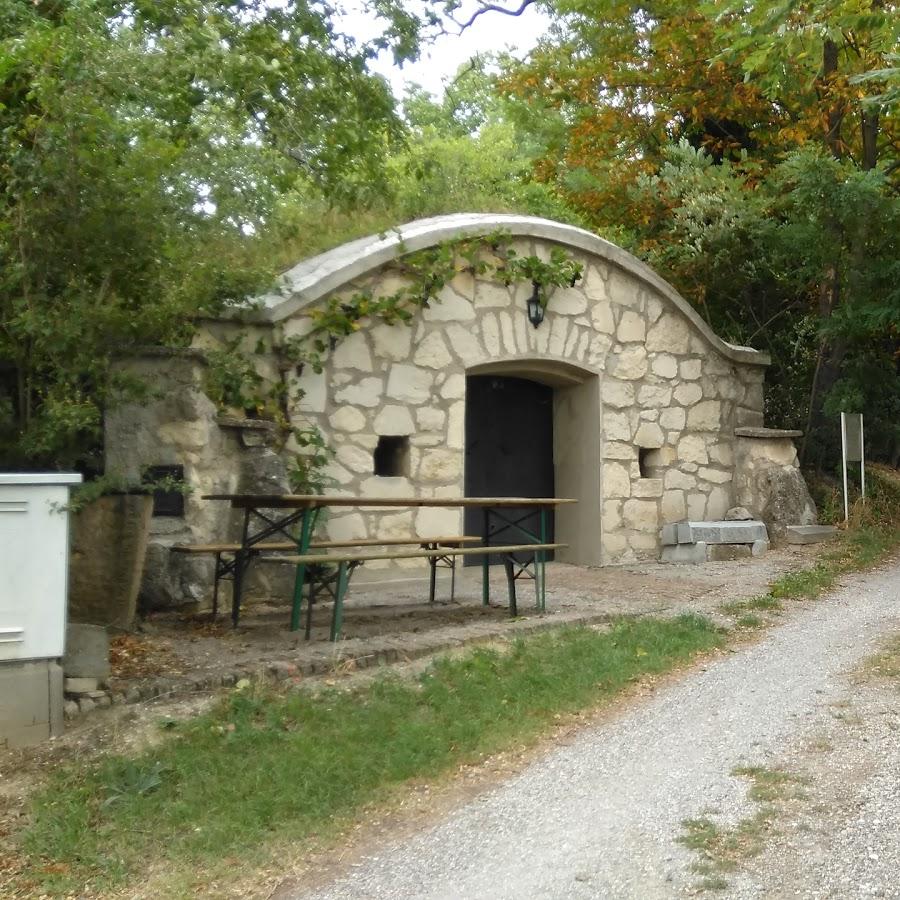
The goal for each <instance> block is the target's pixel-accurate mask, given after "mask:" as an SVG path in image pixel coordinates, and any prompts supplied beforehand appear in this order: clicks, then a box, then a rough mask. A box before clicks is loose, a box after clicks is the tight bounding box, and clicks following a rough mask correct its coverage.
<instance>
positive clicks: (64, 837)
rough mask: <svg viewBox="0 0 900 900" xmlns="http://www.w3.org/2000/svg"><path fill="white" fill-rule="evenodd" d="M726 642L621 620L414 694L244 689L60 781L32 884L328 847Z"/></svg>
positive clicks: (498, 658)
mask: <svg viewBox="0 0 900 900" xmlns="http://www.w3.org/2000/svg"><path fill="white" fill-rule="evenodd" d="M722 639H723V637H722V634H721V633H720V632H719V631H718V630H717V629H716V628H715V627H713V625H712V624H711V623H710V622H709V621H708V620H706V619H703V618H701V617H698V616H692V615H685V616H680V617H678V618H675V619H669V620H654V619H641V620H638V621H633V620H622V621H617V622H615V623H613V625H612V627H611V629H610V630H609V631H608V632H598V631H596V630H593V629H588V628H573V629H563V630H558V631H553V632H548V633H545V634H542V635H538V636H534V637H530V638H526V639H524V640H517V641H515V642H514V643H513V644H511V645H510V647H509V648H508V650H507V651H505V652H500V651H497V650H486V649H478V650H474V651H470V652H467V653H466V654H465V655H463V656H460V657H457V658H445V659H439V660H438V661H436V662H435V663H434V664H433V665H432V666H431V667H430V668H429V669H428V670H427V671H426V672H425V674H424V675H422V676H421V677H420V679H419V680H418V681H417V682H412V683H411V682H407V681H402V680H400V679H398V678H390V677H385V678H381V679H378V680H376V681H375V682H374V683H373V684H371V685H369V686H366V687H362V688H359V689H357V690H355V691H339V690H334V689H332V690H327V689H326V690H324V691H322V692H320V693H316V694H313V693H312V692H307V691H300V692H294V693H291V694H288V695H279V694H276V693H274V692H273V691H270V690H267V689H265V688H263V687H253V686H248V687H246V688H245V689H243V690H237V691H235V692H234V693H232V694H231V695H230V696H229V697H228V698H227V699H225V700H224V701H223V702H222V703H220V704H219V705H218V707H217V708H216V709H215V710H214V711H213V712H211V713H209V714H207V715H204V716H200V717H197V718H195V719H192V720H191V721H189V722H186V723H184V724H183V725H182V726H180V727H179V728H178V729H176V730H173V731H171V732H169V733H168V734H167V735H166V738H165V739H164V740H163V742H162V743H160V744H159V745H157V746H155V747H153V748H152V749H150V750H147V751H144V752H143V753H141V754H139V755H137V756H136V757H126V758H123V757H111V758H106V759H104V760H102V761H101V762H100V763H99V765H98V766H96V767H90V766H79V765H77V764H75V765H70V766H67V767H65V768H64V769H63V770H62V771H60V772H58V773H57V774H56V775H55V776H54V777H53V778H52V780H51V783H50V785H48V786H47V788H46V789H45V790H44V791H42V792H41V793H40V794H39V796H38V797H37V799H36V801H35V803H34V806H33V809H32V813H33V818H32V819H31V826H30V828H29V830H28V833H27V835H26V838H25V847H26V849H27V851H28V853H29V854H30V856H31V859H32V860H33V862H34V868H33V870H32V871H31V872H30V873H29V875H30V876H31V877H33V878H35V879H36V880H37V882H38V883H40V884H41V886H42V888H43V889H44V890H53V891H58V892H60V893H62V892H65V891H70V892H71V891H74V892H76V893H77V892H78V891H79V890H81V889H83V887H84V885H85V884H86V883H87V882H88V881H90V882H91V883H92V885H93V886H94V887H95V888H100V889H102V888H103V887H109V886H111V884H114V883H116V882H120V881H123V880H125V879H126V878H127V877H128V876H129V875H131V876H135V875H137V876H140V873H141V872H142V871H143V870H144V868H145V867H146V866H147V865H148V862H149V863H150V864H156V865H158V866H160V867H161V868H164V869H168V870H170V871H171V870H172V869H174V868H179V867H180V868H185V867H194V868H195V867H197V866H198V865H199V866H211V865H215V864H216V861H217V860H221V859H222V858H223V857H227V856H229V855H231V854H240V855H241V856H242V857H244V858H246V856H247V855H248V854H253V853H254V852H255V851H258V850H259V848H260V847H261V846H263V845H264V844H265V842H266V841H267V840H268V839H269V838H270V837H271V835H272V834H273V833H277V834H278V837H279V841H284V840H298V839H303V838H308V837H309V836H310V835H314V834H322V833H323V832H325V833H326V834H327V833H328V832H329V831H331V830H333V829H334V828H336V827H337V826H339V825H340V824H341V822H342V820H345V819H346V817H347V816H348V815H350V814H352V813H353V812H355V811H356V810H358V809H360V808H361V807H362V806H363V805H364V804H366V803H371V802H373V801H376V800H378V799H380V798H383V797H384V796H385V794H386V791H387V790H388V789H390V788H391V787H393V786H396V785H400V784H403V783H405V782H407V781H409V780H410V779H413V778H422V777H425V778H429V777H434V776H437V775H439V774H441V773H444V772H447V771H451V770H453V769H456V768H458V767H459V766H460V765H463V764H465V763H467V762H472V761H475V760H477V759H479V758H480V757H482V756H483V755H484V754H487V753H493V752H496V751H498V750H502V749H503V748H505V747H510V746H518V745H521V744H522V742H531V741H533V740H535V739H536V738H537V737H538V736H539V735H541V734H542V733H544V732H546V730H547V729H548V728H550V727H552V725H553V723H554V722H555V721H556V720H557V719H558V717H559V715H561V714H566V713H572V712H576V711H578V710H581V709H585V708H589V707H591V706H593V705H595V704H597V703H598V702H603V701H605V700H608V699H609V698H612V697H615V696H616V695H617V694H619V693H620V692H621V691H622V690H623V689H625V688H626V687H627V686H628V685H629V684H631V683H632V682H633V681H634V680H635V679H637V678H640V677H641V676H642V675H645V674H659V673H662V672H666V671H669V670H671V669H672V668H673V667H675V666H678V665H679V664H682V663H684V662H687V661H688V660H690V659H691V658H692V657H693V656H694V655H695V654H697V653H699V652H703V651H706V650H710V649H713V648H715V647H717V646H719V645H720V643H721V642H722ZM109 797H115V801H114V802H112V803H109V802H107V798H109ZM172 834H178V836H179V839H178V840H172V839H171V835H172ZM49 861H53V862H54V863H55V864H56V865H54V866H52V867H50V866H44V865H42V863H43V862H49ZM61 871H64V872H65V874H60V872H61Z"/></svg>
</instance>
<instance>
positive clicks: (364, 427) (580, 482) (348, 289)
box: [106, 215, 768, 606]
mask: <svg viewBox="0 0 900 900" xmlns="http://www.w3.org/2000/svg"><path fill="white" fill-rule="evenodd" d="M498 228H499V229H505V230H506V231H507V232H508V233H509V234H510V235H511V239H512V240H513V245H514V248H515V249H516V251H517V253H519V254H520V255H524V256H527V255H531V254H535V255H537V256H541V257H544V258H546V257H548V256H549V254H550V251H551V249H552V248H553V247H556V246H559V247H562V248H563V250H565V252H566V253H567V254H569V255H570V256H571V257H573V258H575V259H577V260H578V261H579V262H581V264H582V266H583V269H584V274H583V277H582V279H581V280H580V281H579V282H578V283H577V284H576V285H575V286H574V287H567V288H560V289H557V290H556V291H555V292H554V293H553V294H552V296H551V298H550V301H549V305H548V308H547V310H546V315H545V319H544V322H543V323H542V324H541V325H540V327H538V328H534V327H532V325H531V324H530V323H529V321H528V318H527V313H526V301H527V299H528V297H529V296H530V294H531V291H532V286H531V285H530V284H527V283H525V284H523V283H519V284H513V285H510V286H506V285H504V284H502V283H499V282H497V281H494V280H492V279H490V278H476V277H473V275H471V274H470V273H466V272H460V273H459V274H458V275H457V276H456V278H454V279H453V281H452V282H451V283H450V284H448V285H447V286H446V287H445V288H444V289H443V291H442V292H441V294H440V297H439V299H438V300H437V301H435V302H432V303H431V304H430V306H429V308H426V309H423V310H422V311H420V312H419V313H417V314H416V315H415V317H414V319H413V320H412V321H411V323H409V324H408V325H404V324H396V325H388V324H385V323H381V322H363V323H361V324H362V327H361V328H360V330H359V331H357V332H356V333H354V334H353V335H351V336H349V337H347V338H345V339H343V340H341V341H340V342H338V343H337V344H336V346H335V347H334V348H333V349H332V350H331V351H330V352H329V353H328V354H327V355H326V358H325V365H324V370H323V371H322V372H320V373H316V372H314V371H311V369H309V368H308V367H307V368H305V369H304V368H300V369H296V368H292V367H290V366H288V365H287V364H286V360H284V359H282V358H280V357H279V353H278V345H279V344H280V343H282V342H283V341H285V340H287V339H289V338H291V337H294V336H297V335H302V334H305V333H307V332H308V331H309V329H310V328H311V321H310V318H309V311H310V310H311V309H313V308H314V307H315V305H316V304H317V303H319V302H322V301H323V300H325V299H326V298H328V297H329V296H334V295H338V296H349V295H350V294H352V293H353V292H354V291H356V290H358V289H359V288H368V289H370V290H372V291H374V292H376V293H385V294H389V293H394V291H395V290H396V289H397V287H398V282H399V280H400V279H401V278H402V274H401V271H400V270H399V268H398V266H397V263H396V259H397V257H398V256H399V255H400V254H402V253H404V252H407V251H414V250H418V249H422V248H424V247H428V246H433V245H435V244H436V243H438V242H440V241H443V240H447V239H453V238H456V237H461V236H466V235H472V234H479V233H481V234H487V233H493V232H496V230H497V229H498ZM258 299H259V301H260V303H261V308H260V309H259V311H258V312H256V313H255V314H251V315H255V319H254V320H253V321H252V322H251V324H249V325H248V324H246V321H245V322H244V324H239V323H237V322H233V321H219V322H210V323H207V324H206V325H205V326H204V327H203V328H202V329H201V333H200V334H199V335H198V340H197V342H196V346H197V348H198V349H196V350H193V351H188V352H186V353H184V352H182V353H176V354H162V355H161V354H159V353H157V354H148V355H146V356H141V357H139V358H135V359H132V360H129V361H128V362H127V366H128V368H129V370H130V371H131V372H132V373H133V374H137V375H138V376H139V377H141V378H143V379H144V380H145V381H146V382H147V383H148V384H149V385H151V386H152V387H153V388H154V389H155V393H154V395H153V396H152V397H151V398H150V399H148V400H147V401H146V402H143V403H131V404H126V405H123V406H120V407H118V408H116V409H113V410H111V411H110V413H109V415H108V418H107V422H106V455H107V458H106V463H107V469H109V470H116V471H119V472H123V473H125V474H129V475H132V476H135V477H136V476H137V475H138V474H139V473H140V470H141V469H142V468H143V467H145V466H148V465H167V464H174V465H183V466H184V470H185V478H186V480H187V481H188V483H189V485H190V486H191V488H192V493H191V494H190V495H189V496H188V497H187V498H186V508H185V516H184V518H183V519H168V520H166V519H161V518H154V519H153V521H152V526H151V531H152V537H151V546H150V549H149V551H148V557H147V564H146V567H145V576H144V582H143V588H142V598H143V600H144V602H145V603H147V602H149V603H150V604H152V605H157V606H159V605H170V604H173V603H183V602H192V601H197V602H203V601H208V599H209V596H210V594H211V589H212V572H211V561H210V560H205V559H196V558H185V557H176V555H175V554H171V553H169V552H168V546H170V545H171V544H172V543H174V542H177V541H189V542H206V541H211V540H222V539H229V540H231V539H234V538H235V537H236V535H237V522H236V521H235V519H234V517H233V516H232V515H231V514H229V513H228V511H227V507H225V505H224V504H218V503H213V502H210V501H204V500H202V495H203V494H206V493H229V492H235V491H254V492H259V493H262V492H266V491H272V492H278V491H285V490H287V489H288V486H287V480H286V478H285V476H284V468H285V467H284V462H285V460H286V454H288V453H293V452H296V451H298V450H300V448H296V447H292V446H290V444H289V445H288V446H287V447H286V448H284V452H283V454H282V457H281V458H279V457H278V456H277V455H276V448H275V447H274V446H273V445H271V444H270V442H267V440H266V432H265V429H264V428H263V427H262V426H260V425H259V423H252V422H251V423H247V422H245V421H239V420H235V419H234V418H233V417H232V418H223V416H222V415H221V412H220V411H219V410H217V409H216V408H215V406H214V404H213V403H212V402H211V401H210V400H209V398H208V397H207V396H206V395H205V393H204V391H203V385H204V377H205V375H204V373H205V366H206V362H205V357H204V351H205V350H209V349H213V348H218V347H222V346H224V342H225V341H226V340H228V339H229V338H230V337H233V336H235V335H237V334H244V335H245V336H246V342H247V344H248V347H250V346H252V347H256V346H258V345H260V344H261V343H262V345H264V346H268V347H271V348H272V352H271V354H270V355H268V356H263V357H258V361H259V363H260V371H261V373H262V374H264V375H265V376H266V377H268V378H270V379H272V380H274V379H285V380H287V381H289V382H290V386H292V387H297V388H300V389H302V392H303V399H302V401H301V402H300V403H299V404H297V406H296V407H295V408H293V409H290V410H289V413H290V416H291V418H292V420H293V422H294V424H295V425H297V426H299V427H301V428H302V427H305V426H307V425H309V424H310V423H313V424H315V425H317V426H318V427H319V428H320V429H321V431H322V433H323V435H324V437H325V439H326V441H327V443H328V444H329V445H330V446H331V447H332V448H333V449H334V459H333V460H332V462H331V463H330V465H329V467H328V470H327V473H326V474H327V475H328V477H329V478H330V479H331V481H332V487H331V488H330V490H331V491H333V492H336V493H346V494H353V495H359V496H362V497H365V496H369V497H375V496H419V497H435V498H441V497H455V496H461V495H463V494H464V492H465V459H466V455H465V449H466V421H465V419H466V416H465V412H466V380H467V377H469V376H472V375H486V374H487V375H490V374H495V375H499V376H504V375H505V376H513V377H518V378H526V379H532V380H535V381H539V382H542V383H544V384H547V385H549V386H551V387H552V388H553V427H554V467H555V484H556V492H557V495H558V496H573V497H575V498H576V499H577V500H578V503H577V504H575V505H572V506H569V507H565V508H560V509H559V510H558V511H557V517H556V534H557V538H558V539H559V540H561V541H564V542H565V543H568V544H569V545H570V549H569V550H568V551H567V552H565V553H562V554H560V556H559V558H561V559H563V560H564V561H570V562H574V563H581V564H609V563H622V562H628V561H631V560H635V559H642V558H655V557H656V556H657V555H658V552H659V529H660V527H661V526H662V525H663V524H667V523H670V522H675V521H679V520H683V519H685V518H691V519H714V518H719V517H721V516H722V515H723V514H724V513H725V511H726V510H727V509H728V507H729V506H732V505H734V499H735V498H734V494H735V492H734V483H733V482H734V476H735V466H736V455H735V441H736V439H735V434H734V431H735V428H736V427H742V426H744V427H746V426H756V427H758V426H761V425H762V424H763V377H764V371H765V365H766V364H767V361H768V360H767V358H766V357H765V356H764V355H763V354H759V353H756V352H755V351H753V350H751V349H749V348H742V347H735V346H732V345H729V344H725V343H724V342H723V341H721V340H720V339H719V338H718V337H716V335H714V334H713V333H712V332H711V331H710V330H709V328H708V327H707V326H706V325H705V323H704V322H703V321H702V320H701V319H700V318H699V316H698V315H697V314H696V312H695V311H694V310H692V309H691V308H690V306H689V305H688V304H687V303H686V301H684V300H683V298H681V297H679V296H678V294H677V293H676V292H675V291H674V290H673V289H672V288H671V286H670V285H668V284H666V283H665V282H664V281H663V280H662V279H660V278H659V277H658V276H657V275H656V274H655V273H654V272H653V271H652V270H650V269H649V268H648V267H646V266H645V265H643V264H642V263H640V262H639V261H638V260H636V259H635V258H634V257H633V256H631V255H630V254H628V253H626V252H625V251H623V250H621V249H620V248H618V247H615V246H614V245H612V244H609V243H608V242H606V241H603V240H601V239H600V238H597V237H596V236H595V235H592V234H589V233H588V232H585V231H582V230H580V229H577V228H572V227H570V226H564V225H560V224H559V223H554V222H549V221H547V220H543V219H533V218H528V217H518V216H501V215H496V216H494V215H461V216H444V217H439V218H437V219H433V220H422V221H420V222H415V223H411V224H410V225H407V226H402V228H400V229H398V230H397V231H396V232H392V233H391V234H389V235H382V236H377V237H372V238H367V239H364V240H361V241H356V242H353V243H352V244H349V245H345V246H343V247H339V248H337V249H336V250H332V251H329V252H328V253H325V254H322V255H320V256H318V257H315V258H314V259H312V260H307V261H305V262H303V263H301V264H299V265H298V266H296V267H295V268H294V269H292V270H290V271H289V272H287V273H285V275H284V276H283V277H282V279H281V283H280V286H279V288H278V290H277V291H275V292H273V293H272V294H270V295H266V296H264V297H262V298H258ZM244 318H245V319H246V316H245V317H244ZM245 426H246V427H245ZM391 439H394V443H393V444H391ZM380 445H381V449H380V450H379V446H380ZM385 447H387V448H388V449H390V451H391V453H392V454H393V455H392V458H391V467H390V470H391V471H393V472H395V473H396V474H393V475H383V474H376V460H375V456H376V450H378V451H379V453H381V452H382V451H383V450H384V449H385ZM462 528H463V516H462V512H461V511H460V510H458V509H434V508H432V509H429V508H424V509H417V510H411V509H402V508H401V509H392V510H387V511H385V510H380V511H379V510H372V509H365V508H359V509H356V508H353V509H346V510H337V509H334V510H330V511H329V512H328V515H327V516H326V518H325V521H324V522H323V523H322V529H321V533H322V536H327V537H328V538H330V539H334V540H352V539H355V538H377V537H385V538H387V537H394V536H405V535H408V534H410V533H412V534H416V535H419V536H422V537H425V536H432V535H436V534H455V533H461V532H462ZM395 565H398V566H403V565H409V566H415V567H419V566H420V565H421V563H419V562H417V561H411V562H407V563H404V562H399V563H396V564H395ZM376 567H377V564H372V565H367V569H371V568H376ZM270 568H274V567H270ZM254 572H255V575H254V577H257V578H261V579H262V581H260V582H259V586H260V592H264V591H265V589H266V585H267V583H266V581H265V579H266V578H267V577H269V576H268V575H266V573H265V571H264V567H262V566H259V567H255V569H254Z"/></svg>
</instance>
